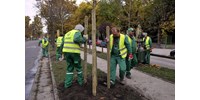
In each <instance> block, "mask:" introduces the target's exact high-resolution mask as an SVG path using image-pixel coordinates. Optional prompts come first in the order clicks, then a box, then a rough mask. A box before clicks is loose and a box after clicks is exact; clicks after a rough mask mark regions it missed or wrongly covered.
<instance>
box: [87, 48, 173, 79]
mask: <svg viewBox="0 0 200 100" xmlns="http://www.w3.org/2000/svg"><path fill="white" fill-rule="evenodd" d="M88 52H89V53H90V54H91V53H92V50H89V49H88ZM96 54H97V56H98V57H99V58H102V59H105V60H107V53H102V52H99V51H97V53H96ZM136 69H137V70H139V71H142V72H145V73H147V74H150V75H152V76H155V77H159V78H161V79H164V80H167V81H170V82H173V83H174V82H175V70H174V69H168V68H165V67H160V68H155V67H151V66H146V65H143V64H139V65H138V67H136Z"/></svg>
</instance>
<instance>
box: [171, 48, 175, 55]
mask: <svg viewBox="0 0 200 100" xmlns="http://www.w3.org/2000/svg"><path fill="white" fill-rule="evenodd" d="M170 56H172V57H175V49H174V50H172V51H171V52H170Z"/></svg>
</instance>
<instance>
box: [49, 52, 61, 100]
mask: <svg viewBox="0 0 200 100" xmlns="http://www.w3.org/2000/svg"><path fill="white" fill-rule="evenodd" d="M50 57H51V56H50V52H49V65H50V71H51V80H52V83H53V84H52V86H53V94H54V100H59V97H58V90H57V86H56V82H55V78H54V74H53V70H52V63H51V58H50Z"/></svg>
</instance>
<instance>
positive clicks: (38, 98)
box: [29, 58, 54, 100]
mask: <svg viewBox="0 0 200 100" xmlns="http://www.w3.org/2000/svg"><path fill="white" fill-rule="evenodd" d="M41 63H42V65H41V66H39V69H38V72H37V75H36V78H35V79H36V80H35V82H34V85H33V88H32V93H31V96H30V98H29V100H54V92H53V86H52V79H51V72H50V71H51V70H50V67H49V61H48V58H43V60H42V61H41Z"/></svg>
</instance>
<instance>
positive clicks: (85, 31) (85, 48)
mask: <svg viewBox="0 0 200 100" xmlns="http://www.w3.org/2000/svg"><path fill="white" fill-rule="evenodd" d="M84 26H85V30H84V34H85V35H86V34H87V31H88V17H87V16H85V25H84ZM83 70H84V73H83V74H84V83H87V42H86V43H85V44H84V69H83Z"/></svg>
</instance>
